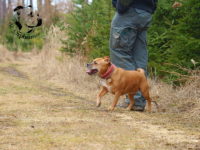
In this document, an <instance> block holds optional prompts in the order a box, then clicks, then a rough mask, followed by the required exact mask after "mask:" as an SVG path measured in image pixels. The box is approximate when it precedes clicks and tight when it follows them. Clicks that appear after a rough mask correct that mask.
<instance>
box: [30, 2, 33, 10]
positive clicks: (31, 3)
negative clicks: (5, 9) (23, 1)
mask: <svg viewBox="0 0 200 150" xmlns="http://www.w3.org/2000/svg"><path fill="white" fill-rule="evenodd" d="M30 5H31V6H32V7H31V10H32V11H33V0H30Z"/></svg>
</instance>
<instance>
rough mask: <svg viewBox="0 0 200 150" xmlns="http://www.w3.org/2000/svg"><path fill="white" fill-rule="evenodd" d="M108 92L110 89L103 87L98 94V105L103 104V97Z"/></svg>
mask: <svg viewBox="0 0 200 150" xmlns="http://www.w3.org/2000/svg"><path fill="white" fill-rule="evenodd" d="M106 93H108V90H107V89H106V88H105V87H102V89H101V91H100V92H99V94H98V95H97V100H96V106H97V107H100V106H101V98H102V97H103V96H104V95H105V94H106Z"/></svg>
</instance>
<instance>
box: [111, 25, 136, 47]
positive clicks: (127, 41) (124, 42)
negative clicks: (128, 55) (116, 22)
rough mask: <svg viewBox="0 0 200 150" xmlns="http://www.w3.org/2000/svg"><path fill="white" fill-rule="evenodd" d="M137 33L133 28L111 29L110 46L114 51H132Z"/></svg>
mask: <svg viewBox="0 0 200 150" xmlns="http://www.w3.org/2000/svg"><path fill="white" fill-rule="evenodd" d="M136 34H137V33H136V31H135V29H134V28H132V27H126V28H117V27H112V28H111V36H110V46H111V48H112V49H120V50H125V51H127V50H128V49H129V50H130V49H131V47H132V45H133V43H134V41H135V37H136Z"/></svg>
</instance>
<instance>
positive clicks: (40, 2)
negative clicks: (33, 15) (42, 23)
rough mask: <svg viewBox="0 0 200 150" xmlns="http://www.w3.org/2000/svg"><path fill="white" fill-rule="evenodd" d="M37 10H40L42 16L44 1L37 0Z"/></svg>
mask: <svg viewBox="0 0 200 150" xmlns="http://www.w3.org/2000/svg"><path fill="white" fill-rule="evenodd" d="M37 9H38V12H39V13H40V14H41V12H42V0H37Z"/></svg>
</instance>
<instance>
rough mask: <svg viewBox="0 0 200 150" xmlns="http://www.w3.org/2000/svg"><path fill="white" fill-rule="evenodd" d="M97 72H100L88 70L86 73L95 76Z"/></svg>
mask: <svg viewBox="0 0 200 150" xmlns="http://www.w3.org/2000/svg"><path fill="white" fill-rule="evenodd" d="M97 72H98V70H97V69H88V70H87V71H86V73H88V74H89V75H92V74H95V73H97Z"/></svg>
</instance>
